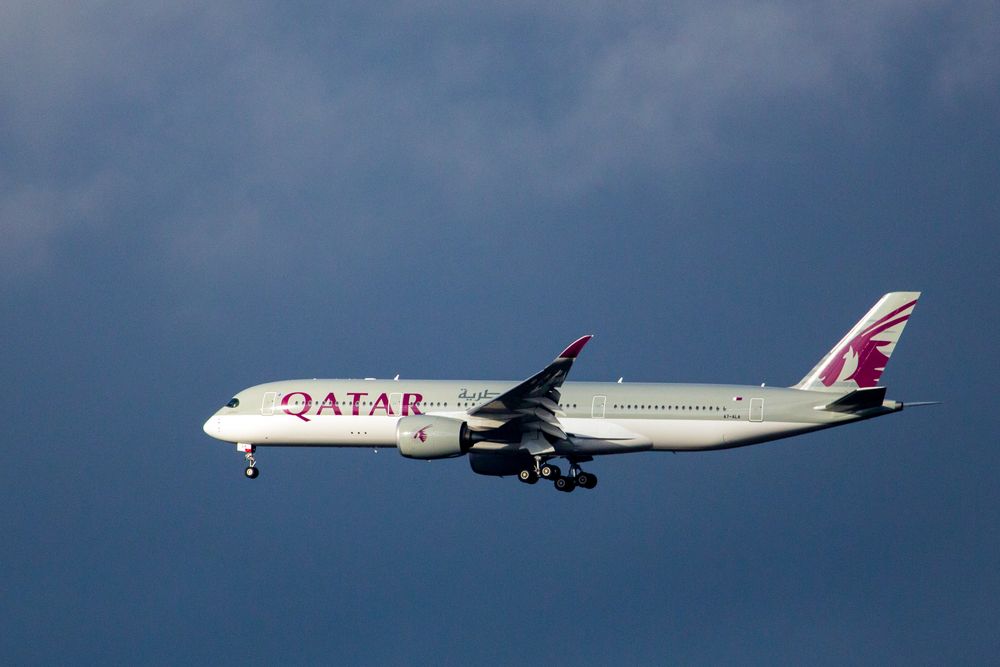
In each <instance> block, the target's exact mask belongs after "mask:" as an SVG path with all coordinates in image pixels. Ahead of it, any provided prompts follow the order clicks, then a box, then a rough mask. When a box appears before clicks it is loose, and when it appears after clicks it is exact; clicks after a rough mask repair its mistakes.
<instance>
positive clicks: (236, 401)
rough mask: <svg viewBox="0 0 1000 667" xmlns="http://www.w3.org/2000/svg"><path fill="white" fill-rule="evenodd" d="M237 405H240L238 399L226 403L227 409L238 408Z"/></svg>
mask: <svg viewBox="0 0 1000 667" xmlns="http://www.w3.org/2000/svg"><path fill="white" fill-rule="evenodd" d="M239 405H240V399H238V398H234V399H233V400H231V401H229V402H228V403H226V407H227V408H236V407H239Z"/></svg>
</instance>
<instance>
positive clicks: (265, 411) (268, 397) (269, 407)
mask: <svg viewBox="0 0 1000 667" xmlns="http://www.w3.org/2000/svg"><path fill="white" fill-rule="evenodd" d="M277 395H278V392H276V391H269V392H266V393H265V394H264V400H263V401H261V404H260V414H262V415H273V414H274V399H275V397H277Z"/></svg>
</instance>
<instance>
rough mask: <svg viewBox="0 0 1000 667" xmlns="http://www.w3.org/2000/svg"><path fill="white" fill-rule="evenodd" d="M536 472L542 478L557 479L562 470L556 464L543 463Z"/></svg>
mask: <svg viewBox="0 0 1000 667" xmlns="http://www.w3.org/2000/svg"><path fill="white" fill-rule="evenodd" d="M538 474H539V475H540V476H541V477H542V479H559V477H561V476H562V470H560V469H559V466H557V465H552V464H551V463H545V464H543V465H542V467H541V468H539V469H538Z"/></svg>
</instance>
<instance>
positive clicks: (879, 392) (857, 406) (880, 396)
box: [816, 387, 885, 412]
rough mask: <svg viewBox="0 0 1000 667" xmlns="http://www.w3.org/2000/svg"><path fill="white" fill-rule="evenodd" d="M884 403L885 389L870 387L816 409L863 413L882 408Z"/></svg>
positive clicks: (856, 390) (857, 390)
mask: <svg viewBox="0 0 1000 667" xmlns="http://www.w3.org/2000/svg"><path fill="white" fill-rule="evenodd" d="M883 401H885V387H868V388H866V389H855V390H854V391H852V392H851V393H849V394H845V395H844V396H841V397H840V398H838V399H837V400H835V401H834V402H832V403H827V404H826V405H821V406H818V407H817V408H816V409H817V410H830V411H831V412H861V411H863V410H869V409H871V408H877V407H880V406H881V405H882V402H883Z"/></svg>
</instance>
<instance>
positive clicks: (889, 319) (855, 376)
mask: <svg viewBox="0 0 1000 667" xmlns="http://www.w3.org/2000/svg"><path fill="white" fill-rule="evenodd" d="M916 303H917V302H916V300H914V301H911V302H909V303H908V304H906V305H904V306H900V307H899V308H897V309H896V310H894V311H892V312H891V313H889V314H888V315H885V316H883V317H880V318H879V319H877V320H876V321H874V322H872V323H871V324H870V325H868V326H867V327H865V328H864V329H862V330H861V332H860V333H858V335H857V336H855V337H854V338H852V339H851V340H850V341H848V343H847V344H846V345H844V347H842V348H841V349H840V350H838V351H837V354H836V355H834V356H833V358H831V359H830V361H829V363H827V365H826V366H825V367H824V368H823V370H821V371H820V374H819V379H820V380H821V381H822V382H823V384H825V385H826V386H827V387H829V386H831V385H833V384H834V383H835V382H846V381H848V380H853V381H854V382H856V383H857V384H858V386H859V387H874V386H875V385H876V384H877V383H878V380H879V378H880V377H882V371H884V370H885V365H886V363H887V362H888V361H889V355H888V354H885V353H884V352H882V349H881V348H883V347H885V346H887V345H890V344H892V343H895V342H896V338H898V336H899V334H898V332H896V333H895V334H892V333H890V334H889V336H890V337H889V339H888V340H878V339H876V338H875V336H877V335H879V334H881V333H883V332H884V331H886V330H887V329H891V328H892V327H894V326H896V325H897V324H901V323H903V322H906V320H908V319H909V318H910V313H907V312H905V311H907V310H909V309H910V308H912V307H913V306H914V305H915V304H916ZM889 354H892V348H890V349H889Z"/></svg>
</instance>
